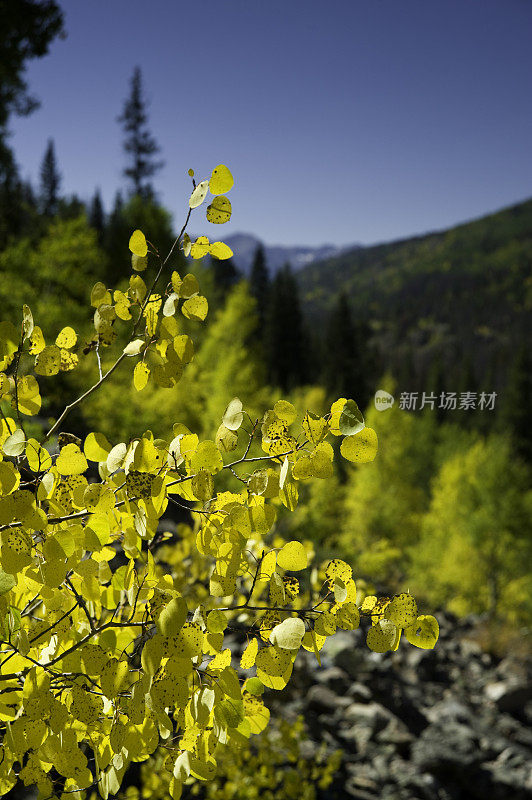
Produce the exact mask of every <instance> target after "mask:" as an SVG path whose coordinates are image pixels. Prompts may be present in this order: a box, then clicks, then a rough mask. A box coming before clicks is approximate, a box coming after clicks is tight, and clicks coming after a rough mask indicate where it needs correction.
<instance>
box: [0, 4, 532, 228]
mask: <svg viewBox="0 0 532 800" xmlns="http://www.w3.org/2000/svg"><path fill="white" fill-rule="evenodd" d="M62 6H63V8H64V10H65V12H66V29H67V32H68V37H67V39H66V40H65V41H56V42H55V43H54V44H53V45H52V50H51V53H50V55H49V56H47V57H46V58H45V59H41V60H38V61H35V62H32V63H31V64H30V67H29V69H28V77H29V82H30V87H31V89H32V90H33V91H34V92H35V93H36V94H37V95H38V96H39V97H40V99H41V101H42V107H41V109H40V110H39V111H37V112H36V113H34V114H33V115H32V116H30V117H28V118H25V119H16V120H14V122H13V125H12V129H13V131H14V136H13V140H12V142H13V146H14V148H15V152H16V155H17V158H18V161H19V163H20V165H21V167H22V173H23V175H24V176H31V177H32V178H33V179H35V178H36V177H37V175H38V167H39V163H40V161H41V158H42V155H43V152H44V148H45V145H46V140H47V138H48V137H50V136H51V137H53V138H54V139H55V142H56V149H57V156H58V160H59V164H60V169H61V172H62V174H63V178H64V181H63V188H64V190H65V191H67V192H74V191H76V192H78V193H79V194H80V195H81V196H82V197H88V196H89V195H91V194H92V193H93V191H94V189H95V187H96V186H99V187H100V188H101V190H102V193H103V197H104V200H105V202H106V205H107V207H109V205H110V203H111V201H112V198H113V196H114V192H115V190H116V189H117V188H118V187H119V186H120V185H121V184H122V183H123V180H122V178H121V169H122V168H123V166H124V158H123V154H122V151H121V136H122V134H121V131H120V128H119V125H118V124H117V122H116V117H117V116H118V114H119V113H120V112H121V110H122V105H123V102H124V99H125V97H126V95H127V92H128V87H129V79H130V76H131V73H132V70H133V67H134V65H135V64H137V63H138V64H139V65H140V66H141V67H142V70H143V74H144V80H145V88H146V90H147V95H148V97H149V100H150V106H149V111H150V123H151V127H152V130H153V132H154V134H155V135H156V138H157V139H158V141H159V143H160V144H161V147H162V151H163V152H162V156H163V157H164V159H165V161H166V166H165V168H164V170H163V171H162V172H161V173H160V174H159V176H158V177H157V178H156V181H155V184H156V188H157V189H158V190H159V193H160V198H161V200H162V201H163V202H164V203H165V204H166V205H167V207H168V208H169V209H170V210H171V211H172V212H173V213H174V219H175V222H176V224H178V223H179V222H180V221H181V220H182V215H183V210H184V209H185V206H186V200H187V198H188V192H189V179H188V178H187V177H186V170H187V169H188V167H190V166H192V167H194V169H195V170H196V175H197V177H198V179H201V178H203V177H205V176H207V175H208V173H209V171H210V169H211V168H212V167H213V166H215V165H216V164H218V163H220V162H224V163H226V164H227V165H228V166H229V167H230V168H231V169H232V171H233V174H234V176H235V188H234V189H233V190H232V192H231V194H230V198H231V200H232V202H233V221H232V222H231V223H230V224H229V225H226V226H224V227H223V228H220V227H219V226H217V227H216V231H215V227H214V226H212V225H210V224H208V223H205V224H203V220H202V218H201V215H199V214H198V217H199V219H197V221H196V222H194V223H193V225H192V230H193V231H197V232H198V233H201V232H205V233H208V234H209V233H210V235H211V238H212V237H213V234H214V233H216V234H217V238H219V236H220V235H221V234H222V232H223V231H225V232H228V231H229V230H230V231H231V232H235V231H237V230H238V231H246V232H250V233H255V234H257V235H258V236H260V237H261V238H263V239H264V240H265V241H266V242H267V243H269V244H274V243H280V244H319V243H322V242H334V243H337V244H347V243H350V242H363V243H370V242H375V241H382V240H385V239H391V238H398V237H402V236H406V235H409V234H413V233H421V232H424V231H427V230H432V229H437V228H443V227H446V226H448V225H451V224H453V223H456V222H460V221H463V220H466V219H470V218H473V217H475V216H480V215H482V214H484V213H487V212H489V211H492V210H495V209H498V208H500V207H503V206H505V205H508V204H511V203H514V202H517V201H519V200H521V199H524V198H525V197H528V196H530V195H532V158H531V144H532V91H531V90H532V2H531V0H189V2H184V1H183V0H181V1H180V0H63V2H62ZM208 229H210V232H209V231H208Z"/></svg>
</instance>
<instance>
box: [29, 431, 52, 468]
mask: <svg viewBox="0 0 532 800" xmlns="http://www.w3.org/2000/svg"><path fill="white" fill-rule="evenodd" d="M26 458H27V459H28V464H29V467H30V469H31V470H33V472H46V470H48V469H50V467H51V466H52V457H51V455H50V453H49V452H48V450H45V449H44V447H42V446H41V445H40V444H39V442H38V441H37V439H28V442H27V444H26Z"/></svg>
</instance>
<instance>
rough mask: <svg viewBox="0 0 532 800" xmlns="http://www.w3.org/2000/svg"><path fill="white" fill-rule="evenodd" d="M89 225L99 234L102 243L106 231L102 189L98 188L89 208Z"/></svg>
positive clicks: (99, 240)
mask: <svg viewBox="0 0 532 800" xmlns="http://www.w3.org/2000/svg"><path fill="white" fill-rule="evenodd" d="M89 225H90V226H91V228H94V230H95V231H96V233H97V234H98V242H99V243H100V244H101V243H102V241H103V236H104V232H105V211H104V209H103V203H102V196H101V194H100V190H99V189H96V191H95V192H94V195H93V198H92V200H91V204H90V208H89Z"/></svg>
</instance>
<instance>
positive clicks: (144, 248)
mask: <svg viewBox="0 0 532 800" xmlns="http://www.w3.org/2000/svg"><path fill="white" fill-rule="evenodd" d="M129 249H130V250H131V252H132V253H133V254H134V255H136V256H140V257H141V258H144V256H146V255H147V254H148V243H147V242H146V237H145V236H144V234H143V233H142V231H139V230H138V229H137V230H136V231H133V233H132V234H131V237H130V239H129Z"/></svg>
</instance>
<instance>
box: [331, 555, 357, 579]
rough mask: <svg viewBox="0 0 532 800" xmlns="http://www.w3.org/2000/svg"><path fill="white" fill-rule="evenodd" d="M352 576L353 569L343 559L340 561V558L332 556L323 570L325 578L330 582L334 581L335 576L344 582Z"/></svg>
mask: <svg viewBox="0 0 532 800" xmlns="http://www.w3.org/2000/svg"><path fill="white" fill-rule="evenodd" d="M352 576H353V570H352V569H351V567H350V566H349V564H347V563H346V562H345V561H342V560H341V559H340V558H333V559H332V560H331V561H329V563H328V564H327V568H326V570H325V578H326V580H328V581H330V582H331V583H333V582H334V579H335V578H340V579H341V580H342V581H344V583H347V581H348V580H350V579H351V578H352Z"/></svg>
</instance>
